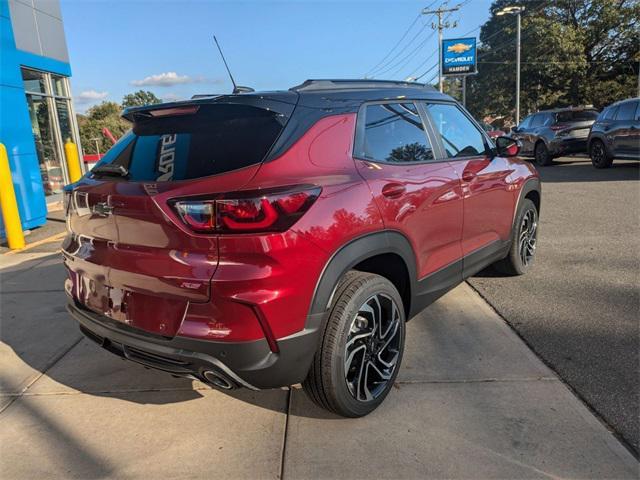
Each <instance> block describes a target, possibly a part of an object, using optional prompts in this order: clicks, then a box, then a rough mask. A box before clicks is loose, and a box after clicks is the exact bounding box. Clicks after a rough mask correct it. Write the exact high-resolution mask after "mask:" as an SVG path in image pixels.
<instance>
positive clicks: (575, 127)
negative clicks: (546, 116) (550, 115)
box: [551, 110, 598, 139]
mask: <svg viewBox="0 0 640 480" xmlns="http://www.w3.org/2000/svg"><path fill="white" fill-rule="evenodd" d="M596 118H598V112H597V111H596V110H566V111H562V112H557V113H556V114H555V120H556V121H555V124H554V125H553V126H552V127H551V128H552V130H554V131H555V132H556V136H558V137H565V138H569V139H586V138H587V137H588V136H589V130H590V129H591V125H593V123H594V122H595V121H596Z"/></svg>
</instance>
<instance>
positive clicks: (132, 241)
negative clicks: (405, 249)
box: [63, 112, 537, 354]
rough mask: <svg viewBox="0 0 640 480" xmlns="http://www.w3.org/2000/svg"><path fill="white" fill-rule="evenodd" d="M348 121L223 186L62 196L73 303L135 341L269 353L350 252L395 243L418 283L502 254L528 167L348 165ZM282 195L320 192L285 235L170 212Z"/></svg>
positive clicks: (101, 184)
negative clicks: (354, 246)
mask: <svg viewBox="0 0 640 480" xmlns="http://www.w3.org/2000/svg"><path fill="white" fill-rule="evenodd" d="M356 120H357V114H356V113H353V112H351V113H343V114H332V115H327V116H324V117H323V118H321V119H320V120H318V121H317V122H315V123H314V124H312V125H311V126H310V127H309V128H308V129H307V130H306V131H305V132H304V133H303V134H302V135H301V136H300V137H299V138H298V139H297V140H296V141H295V142H294V143H293V144H292V145H291V146H289V147H288V148H287V149H286V150H285V151H284V152H282V154H281V155H279V156H278V157H277V158H274V159H272V160H270V161H268V162H263V163H259V164H256V165H252V166H248V167H245V168H241V169H239V170H235V171H231V172H228V173H223V174H220V175H214V176H207V177H203V178H198V179H194V180H181V181H169V182H134V181H117V180H114V179H111V178H107V179H104V178H100V179H96V178H91V177H90V176H87V177H85V178H84V179H83V180H82V181H81V182H79V183H78V184H77V185H75V186H74V188H73V191H72V192H70V193H68V195H70V196H71V197H72V199H71V201H70V202H69V207H68V212H67V214H68V220H67V222H68V229H69V234H68V235H67V237H66V239H65V241H64V244H63V255H64V263H65V265H66V267H67V271H68V279H67V280H66V283H65V288H66V291H67V293H68V295H69V296H70V297H71V298H72V299H73V300H74V301H75V302H77V304H79V305H82V306H83V307H85V308H87V309H89V310H91V311H93V312H95V313H97V314H100V315H103V316H105V317H108V318H110V319H112V320H114V321H116V322H121V323H123V324H126V325H128V326H129V327H133V328H134V329H136V331H140V332H147V333H150V334H154V335H160V336H162V337H165V338H167V339H171V338H173V337H176V338H177V337H181V338H191V339H198V340H205V341H215V342H229V344H237V342H251V341H256V340H260V339H263V340H264V339H266V340H267V342H268V344H269V348H270V349H271V351H272V352H278V350H279V341H281V340H282V339H285V338H288V337H291V336H294V335H297V334H299V333H301V332H302V331H303V330H304V329H305V321H306V319H307V315H308V314H309V311H310V305H311V304H312V301H313V299H314V293H315V291H316V288H317V286H318V283H319V278H320V277H321V275H322V274H323V271H324V270H325V268H326V267H327V265H328V263H329V261H330V260H331V259H332V257H333V256H334V254H335V253H336V252H337V251H338V250H340V249H341V248H342V247H343V246H345V245H346V244H348V243H349V242H350V241H351V240H354V239H357V238H360V237H363V236H364V235H366V234H369V233H372V232H381V231H395V232H399V233H401V234H402V235H403V236H405V237H406V238H407V239H408V240H409V243H410V244H411V247H412V250H413V254H414V256H415V265H416V276H417V279H418V280H419V279H424V278H426V277H428V276H429V275H431V274H434V273H436V272H438V271H441V270H442V269H443V268H444V267H446V266H448V265H451V264H453V263H455V262H456V261H460V260H461V259H462V258H463V257H464V256H465V255H468V254H470V253H472V252H475V251H478V250H479V249H481V248H482V247H485V246H487V245H490V244H491V243H492V242H495V241H496V240H501V241H503V242H507V241H509V239H510V235H511V230H512V222H513V219H514V214H515V212H516V206H517V202H518V198H519V195H520V193H521V189H522V186H523V184H524V183H525V182H526V181H528V180H530V179H533V178H537V173H536V172H535V169H534V168H533V167H531V166H530V165H529V164H527V163H524V162H522V161H521V160H519V159H518V158H502V157H499V156H491V157H490V156H488V155H489V154H487V156H485V155H483V156H477V157H471V158H470V157H466V158H464V159H459V160H455V161H437V162H431V163H419V164H415V165H411V164H406V163H405V164H395V165H394V164H391V163H387V164H382V163H374V162H371V161H367V160H365V159H361V158H354V156H353V154H352V152H353V150H354V136H355V131H356ZM290 185H313V186H318V187H320V188H321V191H320V194H319V197H318V198H317V199H316V200H315V202H314V203H313V204H312V205H311V206H310V208H309V209H308V211H306V212H305V213H304V214H303V215H302V216H301V217H300V218H299V219H298V220H297V222H296V223H295V224H294V225H293V226H292V227H291V228H289V229H287V230H286V231H284V232H267V233H246V234H244V233H238V234H205V233H196V232H194V231H193V230H192V229H190V228H189V227H188V226H187V225H186V224H185V223H184V222H183V221H182V219H181V218H180V216H179V215H178V213H177V212H176V210H175V208H173V207H172V203H173V202H174V201H175V200H176V199H185V198H187V199H188V198H196V199H197V198H201V197H202V196H208V197H211V196H212V195H214V194H221V195H222V196H224V194H228V193H230V192H242V191H255V190H258V189H264V190H267V191H268V189H270V188H274V187H282V186H290ZM112 213H113V214H112ZM310 353H311V354H313V352H310Z"/></svg>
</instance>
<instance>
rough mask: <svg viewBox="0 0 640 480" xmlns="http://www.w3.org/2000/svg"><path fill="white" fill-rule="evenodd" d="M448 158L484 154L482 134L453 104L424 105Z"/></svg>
mask: <svg viewBox="0 0 640 480" xmlns="http://www.w3.org/2000/svg"><path fill="white" fill-rule="evenodd" d="M426 107H427V110H428V112H429V115H430V116H431V118H432V119H433V122H434V125H435V128H436V130H437V131H438V133H439V134H440V138H441V139H442V143H443V144H444V149H445V151H446V152H447V157H449V158H459V157H471V156H475V155H484V154H485V152H486V147H485V144H484V136H483V135H482V133H481V132H480V130H478V129H477V128H476V126H475V125H474V124H473V123H472V122H471V120H469V118H467V116H466V115H465V114H464V113H462V111H461V110H460V109H459V108H458V107H456V106H455V105H447V104H441V103H430V104H427V105H426Z"/></svg>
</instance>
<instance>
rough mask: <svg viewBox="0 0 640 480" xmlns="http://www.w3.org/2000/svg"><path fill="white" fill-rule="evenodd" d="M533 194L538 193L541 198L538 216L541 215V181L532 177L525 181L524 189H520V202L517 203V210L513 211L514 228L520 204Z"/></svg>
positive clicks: (512, 221)
mask: <svg viewBox="0 0 640 480" xmlns="http://www.w3.org/2000/svg"><path fill="white" fill-rule="evenodd" d="M531 192H537V193H538V196H539V197H540V204H539V205H538V216H539V215H540V210H541V206H542V191H541V188H540V179H539V178H536V177H532V178H529V179H527V180H525V182H524V184H523V185H522V188H521V189H520V193H519V195H518V200H517V201H516V205H515V208H514V209H513V219H512V220H511V227H512V228H513V226H514V224H515V221H516V215H518V209H519V208H520V203H521V202H522V199H523V198H525V197H526V196H527V195H528V194H529V193H531Z"/></svg>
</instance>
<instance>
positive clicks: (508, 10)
mask: <svg viewBox="0 0 640 480" xmlns="http://www.w3.org/2000/svg"><path fill="white" fill-rule="evenodd" d="M522 12H524V7H519V6H513V7H505V8H503V9H502V10H500V11H499V12H497V13H496V15H497V16H502V15H508V14H513V13H515V14H516V15H517V27H516V119H515V120H516V125H518V124H519V123H520V30H521V20H520V17H521V14H522Z"/></svg>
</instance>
